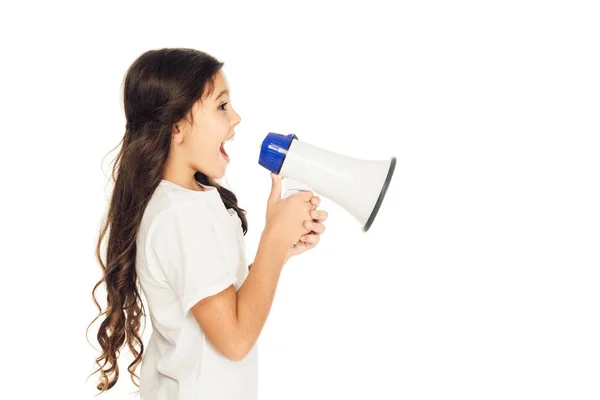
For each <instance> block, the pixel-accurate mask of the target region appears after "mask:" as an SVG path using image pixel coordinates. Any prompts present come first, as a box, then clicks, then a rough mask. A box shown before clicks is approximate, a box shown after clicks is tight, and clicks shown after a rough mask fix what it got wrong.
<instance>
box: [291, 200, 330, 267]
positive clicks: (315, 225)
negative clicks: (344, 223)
mask: <svg viewBox="0 0 600 400" xmlns="http://www.w3.org/2000/svg"><path fill="white" fill-rule="evenodd" d="M311 203H312V205H313V210H312V211H311V212H310V216H311V217H312V218H313V220H312V221H305V222H304V227H305V228H306V229H310V230H311V231H310V232H309V233H308V234H306V235H303V236H302V237H300V240H298V242H297V243H295V244H293V245H292V246H290V247H289V248H288V251H287V253H286V257H285V261H286V262H287V261H288V260H289V259H290V258H292V257H293V256H297V255H299V254H302V253H304V252H305V251H307V250H310V249H314V248H315V247H316V246H317V244H319V242H320V240H321V234H322V233H323V232H325V225H323V222H325V221H326V220H327V217H328V214H327V211H319V210H317V207H318V206H319V204H320V203H321V199H320V198H319V197H318V196H313V197H312V199H311Z"/></svg>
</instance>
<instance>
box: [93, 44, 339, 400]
mask: <svg viewBox="0 0 600 400" xmlns="http://www.w3.org/2000/svg"><path fill="white" fill-rule="evenodd" d="M222 66H223V63H222V62H219V61H218V60H216V59H215V58H213V57H211V56H210V55H208V54H206V53H203V52H200V51H197V50H193V49H160V50H152V51H148V52H146V53H144V54H142V55H141V56H140V57H139V58H138V59H137V60H135V61H134V63H133V64H132V65H131V67H130V68H129V70H128V72H127V74H126V77H125V81H124V100H123V101H124V108H125V115H126V118H127V126H126V132H125V135H124V137H123V140H122V142H121V143H122V148H121V150H120V152H119V154H118V156H117V159H116V162H115V165H114V167H113V179H114V181H115V185H114V190H113V193H112V197H111V201H110V205H109V209H108V214H107V218H106V220H105V221H104V225H103V227H102V230H101V232H100V237H99V240H98V245H97V248H96V256H97V258H98V261H99V262H100V264H101V266H102V269H103V276H102V279H101V280H100V281H99V282H98V283H97V284H96V286H95V287H94V291H93V293H92V294H93V295H94V302H96V305H98V303H97V301H96V298H95V291H96V289H97V288H98V287H99V286H100V285H101V284H104V285H105V286H106V291H107V309H106V311H105V312H103V313H101V314H100V315H105V320H104V321H103V322H102V324H101V325H100V327H99V331H98V334H97V339H98V342H99V344H100V346H101V348H102V354H101V355H100V356H99V357H98V358H97V359H96V363H97V364H98V367H99V368H98V369H97V370H96V371H95V373H96V372H99V373H100V381H99V384H98V390H100V391H101V392H104V391H106V390H108V389H110V388H111V387H113V385H114V384H115V383H116V382H117V379H118V377H119V369H118V365H117V357H118V355H119V351H120V349H121V348H122V347H123V346H124V344H125V343H127V345H128V347H129V349H130V350H131V352H132V354H133V356H134V361H133V362H132V363H131V364H130V365H129V367H128V371H129V372H130V374H131V377H132V379H133V378H134V377H135V378H138V376H137V375H136V373H135V370H136V368H137V366H138V365H139V364H140V363H141V371H140V376H139V384H138V383H137V382H136V381H135V380H134V383H135V384H136V385H138V386H139V387H140V395H141V399H142V400H167V399H168V400H175V399H186V400H193V399H212V400H219V399H237V400H239V399H256V397H257V358H256V357H257V356H256V346H255V344H256V341H257V339H258V337H259V335H260V332H261V330H262V328H263V326H264V324H265V320H266V318H267V316H268V314H269V311H270V308H271V304H272V301H273V297H274V294H275V290H276V286H277V283H278V279H279V276H280V273H281V270H282V267H283V265H284V264H285V263H286V261H287V260H288V259H289V258H290V257H292V256H294V255H297V254H301V253H302V252H304V251H306V250H307V249H311V248H313V247H314V246H315V245H317V243H318V242H319V235H320V234H322V233H323V232H324V231H325V227H324V225H323V222H324V221H325V220H326V219H327V213H326V212H325V211H320V210H316V208H317V206H318V205H319V202H320V199H319V198H318V197H316V196H314V195H313V193H311V192H310V191H302V192H299V193H296V194H294V195H292V196H290V197H287V198H285V199H282V198H281V182H280V180H279V178H278V177H277V176H276V175H274V174H271V179H272V188H271V193H270V196H269V198H268V202H267V207H266V208H267V210H266V223H265V228H264V230H263V232H262V235H261V239H260V243H259V246H258V251H257V254H256V257H255V259H254V262H253V264H252V265H251V266H248V264H247V262H246V259H245V248H244V237H243V235H244V234H246V232H247V229H248V224H247V220H246V217H245V214H246V212H245V211H244V210H243V209H241V208H240V207H239V206H238V204H237V198H236V196H235V195H234V193H232V192H231V191H229V190H228V189H226V188H224V187H222V186H220V185H219V184H218V183H217V182H216V179H220V178H222V177H223V176H224V175H225V170H226V168H227V164H228V163H229V156H228V155H227V152H226V151H225V149H224V148H223V146H224V143H225V142H227V141H229V140H231V139H232V138H233V137H234V135H235V132H234V128H235V127H236V125H238V124H239V122H240V116H239V115H238V114H237V113H236V112H235V111H234V109H233V108H232V106H231V101H230V97H229V96H230V95H229V90H228V86H227V82H226V79H225V76H224V75H223V73H222V71H221V69H222ZM109 228H110V231H109V232H110V233H109V237H108V241H107V249H106V258H105V262H103V261H102V258H101V255H100V246H101V242H102V240H103V238H104V236H105V235H106V233H107V231H108V230H109ZM242 232H243V233H242ZM138 282H139V286H138ZM142 293H143V294H144V297H145V298H146V300H147V305H148V308H149V313H150V320H151V322H152V335H151V337H150V340H149V343H148V344H147V347H146V348H145V349H146V350H145V352H144V346H143V343H142V341H141V338H140V336H139V330H140V326H141V323H140V319H141V316H142V315H145V313H144V307H143V303H142V299H141V294H142ZM98 309H99V310H100V311H101V309H100V306H98ZM100 315H99V316H100ZM99 316H98V317H99ZM98 317H97V318H98ZM94 321H95V320H94Z"/></svg>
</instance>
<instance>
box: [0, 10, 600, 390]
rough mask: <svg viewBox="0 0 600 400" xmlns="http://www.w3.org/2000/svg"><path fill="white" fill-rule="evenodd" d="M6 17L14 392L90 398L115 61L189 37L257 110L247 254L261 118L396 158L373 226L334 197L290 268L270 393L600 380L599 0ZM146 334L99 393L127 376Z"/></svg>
mask: <svg viewBox="0 0 600 400" xmlns="http://www.w3.org/2000/svg"><path fill="white" fill-rule="evenodd" d="M350 3H352V4H350ZM1 18H2V23H1V24H0V30H1V33H2V35H1V37H2V39H1V40H2V55H1V60H2V62H1V66H0V68H1V69H2V73H1V74H0V79H1V80H2V81H1V82H0V83H1V87H2V89H1V92H2V95H1V98H2V100H1V101H2V107H1V110H2V111H1V112H2V141H1V143H2V144H1V148H2V155H1V157H0V163H1V167H2V178H3V182H2V183H3V184H2V186H1V187H2V189H1V190H2V196H1V201H2V210H3V216H2V227H3V229H2V240H1V245H2V249H1V250H2V251H1V252H2V255H1V258H0V260H1V261H0V263H1V265H2V270H3V278H2V279H1V280H0V282H1V288H2V290H1V291H0V296H1V303H0V304H1V306H0V307H2V308H1V312H2V314H1V316H2V319H1V324H2V329H1V330H0V335H1V342H0V343H2V347H3V349H2V359H1V362H0V369H1V370H0V380H1V387H2V393H3V394H2V395H1V396H0V397H2V398H15V399H16V398H28V399H46V398H48V399H49V398H61V399H77V400H83V399H92V398H93V396H94V394H95V390H94V386H95V383H96V379H95V377H92V378H90V379H87V377H88V375H89V374H90V373H91V372H92V371H93V369H94V364H93V360H94V358H95V357H97V355H98V353H97V352H96V350H95V349H94V348H93V347H91V346H90V345H89V344H88V342H87V341H86V338H85V329H86V327H87V325H88V323H89V322H90V321H91V320H92V318H93V317H94V316H95V308H94V306H93V303H92V300H91V289H92V287H93V285H94V283H95V282H96V280H97V279H98V278H99V277H100V268H99V265H98V264H97V263H96V260H95V258H94V250H95V244H96V239H97V233H98V232H97V230H98V228H99V226H100V220H101V218H102V216H103V214H104V211H105V207H106V201H107V198H108V191H109V189H110V183H109V181H108V177H109V166H111V165H112V164H111V161H112V159H113V157H114V155H115V154H116V151H113V152H111V150H112V149H113V148H114V147H115V146H116V145H117V144H118V142H119V140H120V139H121V137H122V135H123V134H124V125H125V120H124V114H123V110H122V103H121V91H120V90H121V83H122V79H123V77H124V73H125V71H126V69H127V68H128V66H129V65H130V63H131V62H132V61H133V60H134V59H135V58H136V57H137V56H138V55H140V54H141V53H142V52H144V51H146V50H149V49H153V48H161V47H194V48H197V49H200V50H203V51H207V52H209V53H210V54H212V55H214V56H216V57H217V58H219V59H220V60H222V61H225V63H226V64H225V69H224V72H225V73H226V76H227V78H228V80H229V84H230V86H231V89H232V103H233V105H234V107H236V109H237V111H238V112H239V113H240V115H241V116H242V123H241V124H240V126H239V127H238V128H237V130H236V131H237V138H236V140H235V142H234V145H233V147H232V148H231V151H230V154H231V156H232V162H231V165H230V167H229V170H228V172H227V182H228V185H229V186H230V187H231V188H232V189H233V190H234V192H235V193H236V194H237V195H238V197H239V200H240V204H241V205H242V207H243V208H245V209H246V210H248V212H249V221H250V232H249V234H248V236H247V238H246V239H247V246H248V257H249V258H250V259H253V257H254V255H255V251H256V246H257V241H258V237H259V236H260V233H261V229H262V228H263V221H264V211H265V203H266V198H267V195H268V192H269V188H270V180H269V175H268V171H266V170H265V169H263V168H262V167H261V166H259V165H258V163H257V160H258V151H259V150H258V145H259V144H260V142H261V141H262V139H263V138H264V136H265V135H266V134H267V133H268V132H279V133H296V134H297V135H298V136H299V138H301V139H302V140H304V141H306V142H309V143H311V144H314V145H317V146H320V147H322V148H325V149H328V150H333V151H337V152H339V153H341V154H344V155H349V156H354V157H357V158H363V159H386V158H389V157H391V156H396V157H397V159H398V164H397V168H396V174H395V175H394V179H393V181H392V185H391V187H390V189H389V192H388V196H387V197H386V200H385V202H384V205H383V207H382V209H381V211H380V213H379V216H378V218H377V220H376V221H375V223H374V224H373V226H372V228H371V230H370V231H369V232H367V233H363V232H362V230H361V229H360V226H359V225H358V224H357V223H356V221H354V220H353V219H352V216H351V215H349V214H347V213H346V212H345V211H344V210H343V209H342V208H340V207H339V206H338V205H336V204H333V203H332V202H330V201H327V199H325V200H324V202H323V206H322V208H323V209H326V210H327V211H329V213H330V219H329V221H328V222H327V228H328V230H327V232H326V233H325V235H324V236H323V238H322V242H321V244H320V245H319V247H318V248H316V249H315V250H313V251H312V252H309V253H306V254H304V255H302V256H300V257H298V258H296V259H293V260H292V261H290V263H289V264H288V266H287V267H286V269H285V270H284V272H283V275H282V278H281V281H280V284H279V287H278V289H277V294H276V298H275V302H274V305H273V308H272V311H271V315H270V316H269V319H268V321H267V324H266V326H265V328H264V331H263V334H262V336H261V337H260V339H259V346H260V365H259V368H260V382H259V388H260V393H259V397H260V399H261V400H267V399H283V398H285V399H308V398H310V399H332V398H340V399H341V398H349V397H350V396H354V395H355V396H357V397H359V398H385V399H388V398H389V399H411V400H417V399H462V400H466V399H478V400H479V399H486V400H487V399H578V400H584V399H598V398H600V318H599V313H600V272H599V267H600V250H599V248H600V246H599V243H600V241H599V240H600V187H599V184H600V157H599V154H600V139H599V128H600V115H599V112H598V110H599V107H600V94H599V93H600V72H599V71H600V52H599V49H600V28H599V26H600V24H598V20H599V18H600V14H599V13H598V10H597V9H596V8H595V7H594V2H591V1H590V2H580V1H562V2H560V1H538V2H533V1H502V2H500V1H498V2H489V1H485V2H484V1H470V2H468V1H456V2H443V1H438V2H433V1H418V2H416V1H414V2H380V1H364V2H346V1H344V2H341V1H340V2H331V1H329V2H328V1H319V2H309V1H302V2H293V3H292V2H284V1H280V2H271V3H264V2H263V3H258V2H239V3H234V2H216V1H211V2H204V1H190V2H185V3H184V2H181V3H178V2H174V1H170V2H166V1H165V2H161V3H151V2H119V4H118V6H117V5H116V3H115V4H114V5H110V4H109V3H96V4H95V5H91V4H90V3H88V2H73V3H70V4H69V3H65V2H56V1H53V2H41V1H40V2H36V3H31V2H30V3H28V4H23V3H20V5H19V6H18V8H17V6H15V5H14V4H10V5H6V6H3V7H2V17H1ZM109 152H111V153H110V154H109ZM105 156H106V157H105ZM150 329H151V328H150V326H149V323H148V327H147V328H146V331H145V332H144V337H145V338H146V339H147V337H148V335H149V332H150ZM90 341H92V343H93V344H94V345H96V344H95V341H94V335H90ZM128 357H129V354H128V352H125V353H124V355H123V356H122V359H121V363H120V366H121V371H122V373H121V379H120V380H119V382H118V384H117V386H116V387H115V388H114V389H112V390H111V391H110V392H109V393H107V394H104V395H103V396H101V397H99V398H104V399H107V400H108V399H129V398H131V399H133V398H135V397H134V395H130V394H129V393H131V392H133V391H134V390H135V387H134V386H133V384H132V383H131V381H130V380H129V377H128V374H127V371H126V366H127V364H128V363H129V361H130V358H128Z"/></svg>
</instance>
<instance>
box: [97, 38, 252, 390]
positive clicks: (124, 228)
mask: <svg viewBox="0 0 600 400" xmlns="http://www.w3.org/2000/svg"><path fill="white" fill-rule="evenodd" d="M223 64H224V63H223V62H221V61H219V60H217V59H215V58H214V57H212V56H211V55H209V54H206V53H204V52H201V51H198V50H195V49H187V48H175V49H173V48H163V49H157V50H150V51H147V52H145V53H143V54H142V55H141V56H139V57H138V58H137V59H136V60H135V61H134V62H133V64H132V65H131V66H130V67H129V69H128V70H127V73H126V75H125V79H124V82H123V105H124V109H125V117H126V119H127V124H126V129H125V134H124V136H123V138H122V140H121V141H120V143H119V145H120V146H121V149H120V151H119V153H118V154H117V156H116V158H115V163H114V165H113V169H112V180H113V181H114V188H113V191H112V194H111V198H110V203H109V205H108V211H107V213H106V215H105V218H104V220H103V222H102V225H101V228H100V232H99V237H98V242H97V246H96V258H97V260H98V262H99V263H100V266H101V269H102V277H101V279H100V280H99V281H98V282H97V283H96V285H95V286H94V288H93V290H92V299H93V301H94V303H95V304H96V306H97V307H98V315H97V316H96V318H94V320H93V321H92V322H91V323H90V325H89V326H88V330H89V328H90V326H91V325H92V324H93V323H94V322H95V321H96V320H98V318H100V317H101V316H105V319H104V320H103V321H102V323H101V324H100V327H99V330H98V334H97V340H98V343H99V344H100V346H101V348H102V351H101V354H100V356H99V357H98V358H96V364H97V366H98V369H96V370H95V371H94V372H93V373H92V374H91V375H93V374H95V373H98V372H99V373H100V377H99V383H98V385H97V388H98V390H100V391H101V392H104V391H106V390H108V389H110V388H112V387H113V386H114V385H115V383H116V382H117V380H118V378H119V366H118V364H117V358H118V357H119V354H120V350H121V348H122V347H123V346H124V344H125V343H127V346H128V347H129V350H130V351H131V353H132V354H133V357H134V360H133V362H132V363H131V364H130V365H129V366H128V368H127V369H128V371H129V373H130V374H131V379H132V381H133V383H134V384H135V385H136V386H138V387H139V383H138V382H136V379H138V380H139V377H138V375H137V374H136V373H135V370H136V368H137V367H138V365H139V364H140V363H141V361H142V355H143V352H144V345H143V343H142V340H141V337H140V332H139V331H140V327H141V317H142V316H144V317H145V312H144V305H143V302H142V298H141V296H140V293H141V290H140V289H139V286H138V281H137V275H136V271H135V256H136V236H137V232H138V228H139V226H140V222H141V220H142V217H143V215H144V210H145V208H146V205H147V204H148V201H149V200H150V197H151V195H152V193H153V192H154V190H155V189H156V187H157V186H158V184H159V183H160V181H161V179H162V177H163V169H164V166H165V163H166V161H167V157H168V154H169V149H170V146H171V134H172V126H173V125H174V124H175V123H177V122H179V121H180V120H181V119H183V118H188V117H189V118H190V119H191V120H192V121H191V122H192V123H193V116H192V114H191V109H192V106H193V105H194V103H196V102H197V101H198V100H200V99H202V98H203V97H207V96H210V95H211V94H212V91H213V90H214V77H215V74H216V73H217V72H218V71H219V70H220V69H221V68H222V66H223ZM194 177H195V178H196V180H197V181H198V182H200V183H202V184H204V185H209V186H213V187H215V188H216V189H217V190H218V192H219V194H220V196H221V199H222V201H223V203H224V204H225V206H226V207H227V208H232V209H234V210H235V211H236V212H237V214H238V216H239V217H240V220H241V221H242V230H243V233H244V234H246V232H247V230H248V222H247V220H246V217H245V214H246V211H245V210H243V209H241V208H239V207H238V204H237V198H236V196H235V194H234V193H233V192H231V191H230V190H228V189H227V188H225V187H222V186H220V185H219V184H218V183H217V182H215V181H214V179H212V178H209V177H207V176H206V175H204V174H202V173H201V172H196V174H195V176H194ZM105 236H108V240H107V247H106V259H105V261H104V262H103V260H102V256H101V254H102V253H101V245H102V242H103V241H104V239H105ZM102 284H104V285H105V286H106V294H107V297H106V304H107V305H106V310H104V311H102V308H101V307H100V304H99V303H98V301H97V298H96V289H98V287H99V286H101V285H102ZM86 332H87V331H86Z"/></svg>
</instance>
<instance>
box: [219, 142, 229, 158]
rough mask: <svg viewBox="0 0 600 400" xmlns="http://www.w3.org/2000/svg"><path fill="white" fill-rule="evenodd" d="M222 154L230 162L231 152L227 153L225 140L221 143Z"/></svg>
mask: <svg viewBox="0 0 600 400" xmlns="http://www.w3.org/2000/svg"><path fill="white" fill-rule="evenodd" d="M221 155H222V156H223V158H224V159H225V161H227V162H229V154H227V151H225V142H222V143H221Z"/></svg>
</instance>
